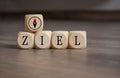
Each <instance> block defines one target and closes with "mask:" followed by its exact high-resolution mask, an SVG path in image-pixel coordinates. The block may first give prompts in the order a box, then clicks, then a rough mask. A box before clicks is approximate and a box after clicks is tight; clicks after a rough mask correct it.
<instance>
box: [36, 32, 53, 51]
mask: <svg viewBox="0 0 120 78" xmlns="http://www.w3.org/2000/svg"><path fill="white" fill-rule="evenodd" d="M51 34H52V32H51V31H38V32H37V33H35V47H36V48H41V49H47V48H50V46H51Z"/></svg>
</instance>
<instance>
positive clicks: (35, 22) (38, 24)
mask: <svg viewBox="0 0 120 78" xmlns="http://www.w3.org/2000/svg"><path fill="white" fill-rule="evenodd" d="M25 30H26V31H28V32H36V31H42V30H43V16H42V14H27V15H25Z"/></svg>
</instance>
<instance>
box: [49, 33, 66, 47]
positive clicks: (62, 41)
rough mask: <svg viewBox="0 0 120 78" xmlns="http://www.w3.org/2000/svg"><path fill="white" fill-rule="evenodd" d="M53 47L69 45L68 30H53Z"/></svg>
mask: <svg viewBox="0 0 120 78" xmlns="http://www.w3.org/2000/svg"><path fill="white" fill-rule="evenodd" d="M51 43H52V48H57V49H64V48H67V46H68V31H53V33H52V42H51Z"/></svg>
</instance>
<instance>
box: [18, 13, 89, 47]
mask: <svg viewBox="0 0 120 78" xmlns="http://www.w3.org/2000/svg"><path fill="white" fill-rule="evenodd" d="M43 24H44V22H43V16H42V15H41V14H27V15H25V32H19V33H18V37H17V43H18V47H19V48H23V49H31V48H39V49H48V48H56V49H65V48H86V46H87V43H86V42H87V39H86V31H49V30H44V31H43V27H44V26H43Z"/></svg>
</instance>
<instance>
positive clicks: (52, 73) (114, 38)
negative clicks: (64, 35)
mask: <svg viewBox="0 0 120 78" xmlns="http://www.w3.org/2000/svg"><path fill="white" fill-rule="evenodd" d="M44 29H46V30H86V31H87V33H88V38H87V39H88V47H87V48H86V49H63V50H57V49H46V50H39V49H30V50H22V49H18V48H17V45H16V37H17V33H18V31H23V30H24V18H16V19H13V18H4V17H2V18H0V78H120V22H92V21H91V22H81V21H72V20H71V21H70V20H69V21H66V20H63V21H62V20H45V27H44Z"/></svg>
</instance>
